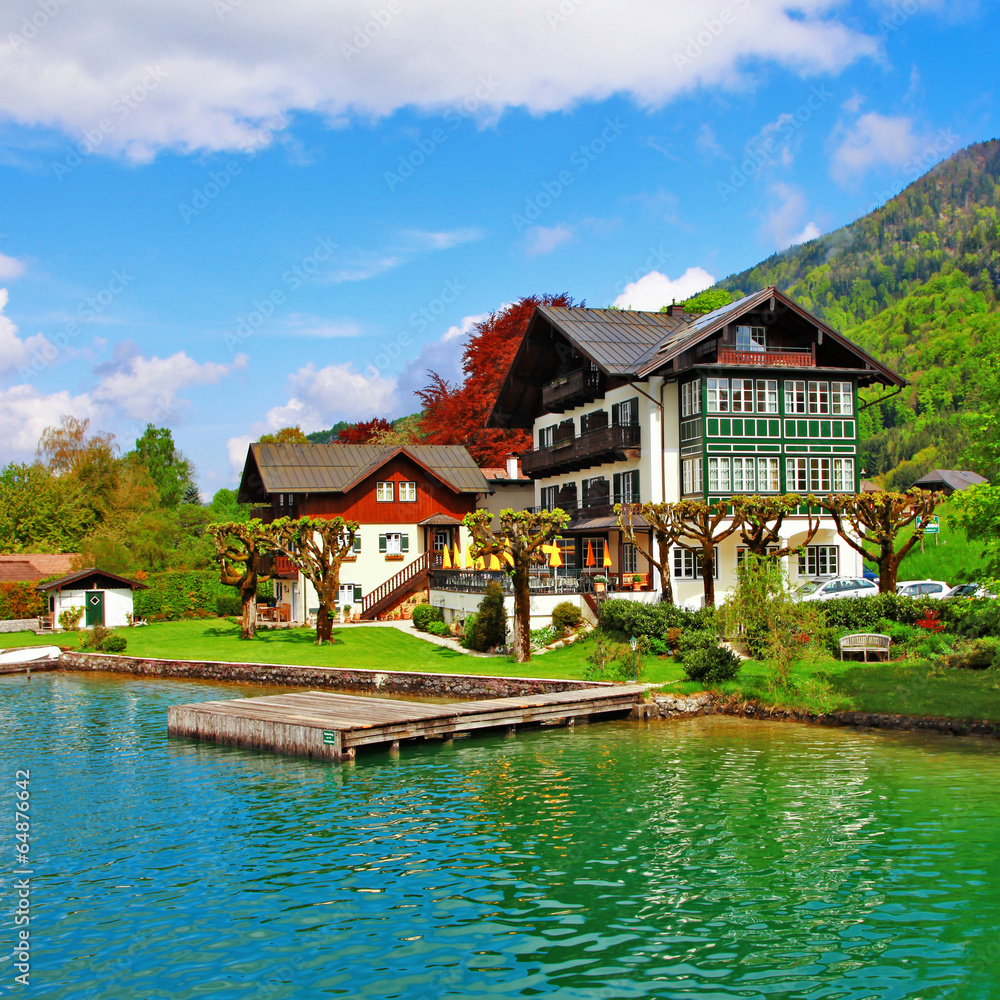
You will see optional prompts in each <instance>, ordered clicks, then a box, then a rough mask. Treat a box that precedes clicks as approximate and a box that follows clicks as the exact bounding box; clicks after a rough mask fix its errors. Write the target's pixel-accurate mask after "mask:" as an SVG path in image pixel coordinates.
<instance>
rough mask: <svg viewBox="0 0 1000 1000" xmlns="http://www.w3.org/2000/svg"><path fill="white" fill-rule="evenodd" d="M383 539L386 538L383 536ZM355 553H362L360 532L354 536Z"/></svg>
mask: <svg viewBox="0 0 1000 1000" xmlns="http://www.w3.org/2000/svg"><path fill="white" fill-rule="evenodd" d="M382 537H383V538H384V537H385V536H384V535H383V536H382ZM354 551H355V552H360V551H361V532H360V531H359V532H356V533H355V535H354Z"/></svg>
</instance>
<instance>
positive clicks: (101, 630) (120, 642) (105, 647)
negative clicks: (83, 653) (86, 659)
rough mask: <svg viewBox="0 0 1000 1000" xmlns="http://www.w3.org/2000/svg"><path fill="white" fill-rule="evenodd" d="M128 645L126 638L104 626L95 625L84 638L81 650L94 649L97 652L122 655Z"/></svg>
mask: <svg viewBox="0 0 1000 1000" xmlns="http://www.w3.org/2000/svg"><path fill="white" fill-rule="evenodd" d="M126 645H127V642H126V639H125V636H123V635H119V634H118V633H117V632H112V631H111V629H109V628H106V627H105V626H104V625H95V626H94V627H93V628H92V629H91V630H90V631H89V632H88V633H87V634H86V635H84V637H83V641H82V642H81V643H80V648H81V649H92V650H94V651H95V652H104V653H122V652H124V651H125V646H126Z"/></svg>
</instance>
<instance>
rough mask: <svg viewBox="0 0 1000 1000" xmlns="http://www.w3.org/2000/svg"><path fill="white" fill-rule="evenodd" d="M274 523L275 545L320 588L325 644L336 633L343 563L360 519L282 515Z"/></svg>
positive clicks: (319, 636)
mask: <svg viewBox="0 0 1000 1000" xmlns="http://www.w3.org/2000/svg"><path fill="white" fill-rule="evenodd" d="M270 527H271V536H272V538H273V539H274V544H275V547H276V548H278V549H280V550H281V551H282V552H283V553H284V554H285V555H286V556H288V558H289V559H291V561H292V562H293V563H294V564H295V565H296V566H297V567H298V569H299V570H300V572H301V573H302V574H303V575H304V576H305V578H306V579H307V580H308V581H309V582H310V583H311V584H312V585H313V589H314V590H315V591H316V598H317V602H318V604H319V613H318V614H317V615H316V642H317V644H318V645H320V646H322V645H323V643H324V642H330V640H331V638H332V636H333V606H334V604H335V603H336V601H337V595H338V594H339V592H340V566H341V563H343V561H344V560H345V559H346V558H347V556H348V555H350V553H351V552H352V551H353V549H354V536H355V535H356V534H357V531H358V522H357V521H345V520H344V519H343V518H342V517H332V518H323V517H296V518H291V517H281V518H278V520H277V521H274V522H273V523H272V524H271V526H270Z"/></svg>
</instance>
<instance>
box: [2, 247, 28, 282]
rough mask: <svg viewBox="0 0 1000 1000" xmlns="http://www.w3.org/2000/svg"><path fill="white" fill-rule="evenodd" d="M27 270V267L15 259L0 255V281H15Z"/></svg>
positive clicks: (21, 261)
mask: <svg viewBox="0 0 1000 1000" xmlns="http://www.w3.org/2000/svg"><path fill="white" fill-rule="evenodd" d="M27 270H28V265H27V264H25V263H24V261H23V260H18V259H17V258H16V257H8V256H7V255H6V254H5V253H0V281H16V280H17V279H18V278H20V277H21V275H22V274H24V272H25V271H27Z"/></svg>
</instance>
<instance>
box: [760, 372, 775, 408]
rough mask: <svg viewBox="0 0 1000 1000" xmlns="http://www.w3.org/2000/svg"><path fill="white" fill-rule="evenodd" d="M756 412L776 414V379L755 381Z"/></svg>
mask: <svg viewBox="0 0 1000 1000" xmlns="http://www.w3.org/2000/svg"><path fill="white" fill-rule="evenodd" d="M757 412H758V413H777V412H778V382H777V379H772V378H761V379H757Z"/></svg>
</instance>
